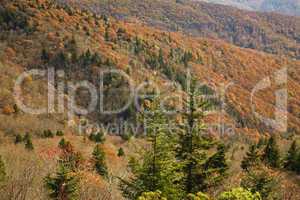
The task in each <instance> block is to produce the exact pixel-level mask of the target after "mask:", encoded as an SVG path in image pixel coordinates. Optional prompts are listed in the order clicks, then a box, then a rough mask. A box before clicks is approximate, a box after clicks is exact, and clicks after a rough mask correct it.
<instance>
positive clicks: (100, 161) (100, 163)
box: [93, 144, 108, 177]
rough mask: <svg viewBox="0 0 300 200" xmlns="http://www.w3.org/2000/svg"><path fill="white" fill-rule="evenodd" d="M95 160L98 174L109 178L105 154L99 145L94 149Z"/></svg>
mask: <svg viewBox="0 0 300 200" xmlns="http://www.w3.org/2000/svg"><path fill="white" fill-rule="evenodd" d="M93 159H94V163H95V169H96V171H97V173H98V174H99V175H101V176H104V177H107V176H108V171H107V166H106V163H105V153H104V151H103V149H102V148H101V146H100V145H99V144H97V145H96V146H95V148H94V151H93Z"/></svg>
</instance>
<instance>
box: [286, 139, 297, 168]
mask: <svg viewBox="0 0 300 200" xmlns="http://www.w3.org/2000/svg"><path fill="white" fill-rule="evenodd" d="M297 156H298V149H297V144H296V141H293V142H292V144H291V146H290V149H289V151H288V153H287V156H286V158H285V162H284V168H285V169H288V170H291V171H294V170H296V167H297Z"/></svg>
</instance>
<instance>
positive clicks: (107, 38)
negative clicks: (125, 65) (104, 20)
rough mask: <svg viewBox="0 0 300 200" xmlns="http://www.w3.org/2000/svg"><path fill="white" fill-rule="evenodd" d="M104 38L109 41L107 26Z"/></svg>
mask: <svg viewBox="0 0 300 200" xmlns="http://www.w3.org/2000/svg"><path fill="white" fill-rule="evenodd" d="M104 39H105V41H106V42H109V41H110V37H109V28H108V26H107V27H106V28H105V33H104Z"/></svg>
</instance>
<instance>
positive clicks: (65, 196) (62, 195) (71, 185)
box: [44, 165, 79, 200]
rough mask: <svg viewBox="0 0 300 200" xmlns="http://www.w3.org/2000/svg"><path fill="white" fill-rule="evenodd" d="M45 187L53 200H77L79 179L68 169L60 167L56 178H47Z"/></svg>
mask: <svg viewBox="0 0 300 200" xmlns="http://www.w3.org/2000/svg"><path fill="white" fill-rule="evenodd" d="M44 181H45V187H46V188H47V189H48V190H49V197H50V198H51V199H53V200H77V199H78V184H79V181H78V178H77V177H76V176H75V175H74V173H72V172H71V171H70V170H69V169H68V168H67V167H65V166H63V165H60V167H59V169H58V171H57V172H56V175H55V176H50V175H48V176H47V177H46V178H45V180H44Z"/></svg>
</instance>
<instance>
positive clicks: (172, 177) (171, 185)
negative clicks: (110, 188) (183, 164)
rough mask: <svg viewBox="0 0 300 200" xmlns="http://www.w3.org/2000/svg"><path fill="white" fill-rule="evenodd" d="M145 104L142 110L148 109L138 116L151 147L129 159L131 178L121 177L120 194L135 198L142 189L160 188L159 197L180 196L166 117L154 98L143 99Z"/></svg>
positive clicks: (153, 189) (178, 177)
mask: <svg viewBox="0 0 300 200" xmlns="http://www.w3.org/2000/svg"><path fill="white" fill-rule="evenodd" d="M145 107H146V108H145V111H150V112H147V114H146V112H142V113H141V114H140V115H139V118H140V119H142V120H146V126H147V127H145V130H146V133H147V138H148V141H149V143H150V147H149V149H147V150H145V151H144V152H142V154H141V157H140V158H136V159H134V158H132V159H131V161H130V165H129V167H130V169H131V171H132V172H133V174H134V177H132V178H131V179H129V180H123V179H121V185H120V186H121V190H122V192H123V196H124V197H125V198H128V199H136V198H138V197H139V196H141V195H142V193H143V192H147V191H149V192H155V191H161V193H162V196H164V197H166V198H168V199H174V200H176V199H182V198H181V197H182V196H181V195H182V190H181V188H180V185H179V184H178V182H179V180H180V179H181V173H180V172H178V171H179V166H178V163H177V162H176V159H175V151H174V146H175V145H174V142H173V140H174V139H173V138H172V137H171V136H170V135H169V134H168V133H167V129H166V124H167V123H166V117H165V116H164V114H163V113H162V112H161V111H160V110H159V109H158V101H157V100H154V101H153V102H149V101H148V100H146V103H145Z"/></svg>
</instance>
